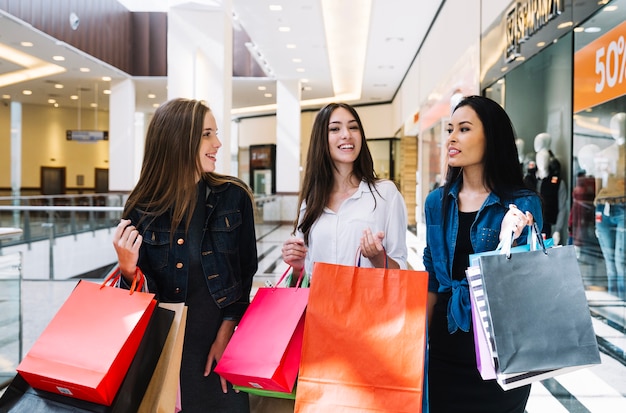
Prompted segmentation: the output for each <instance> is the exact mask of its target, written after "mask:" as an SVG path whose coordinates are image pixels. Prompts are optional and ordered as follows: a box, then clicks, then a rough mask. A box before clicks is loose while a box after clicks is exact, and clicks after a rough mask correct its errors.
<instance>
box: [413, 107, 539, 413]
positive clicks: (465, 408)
mask: <svg viewBox="0 0 626 413" xmlns="http://www.w3.org/2000/svg"><path fill="white" fill-rule="evenodd" d="M448 134H449V137H448V139H447V141H446V149H447V154H448V156H447V159H448V170H447V174H446V181H445V184H444V186H442V187H440V188H438V189H436V190H434V191H433V192H431V193H430V194H429V195H428V197H427V198H426V204H425V215H426V225H427V232H426V248H425V249H424V266H425V268H426V270H427V271H428V274H429V286H428V291H429V293H428V317H429V330H428V331H429V361H428V362H429V374H428V386H429V407H430V412H431V413H439V412H464V413H470V412H480V413H487V412H498V413H504V412H520V413H522V412H524V409H525V406H526V401H527V400H528V396H529V394H530V385H529V386H525V387H521V388H518V389H513V390H509V391H506V392H505V391H504V390H502V388H501V387H500V386H499V385H498V384H497V382H496V381H495V380H487V381H484V380H483V379H482V378H481V376H480V373H479V372H478V369H477V367H476V358H475V352H474V337H473V332H472V331H471V325H472V323H471V313H470V301H469V290H468V287H467V280H466V277H465V270H466V269H467V267H468V266H469V255H470V254H472V253H478V252H484V251H491V250H494V249H495V248H496V247H497V245H498V243H499V240H500V238H501V236H502V234H505V233H509V234H510V233H511V231H512V232H513V233H514V237H515V238H517V239H518V241H519V242H522V243H523V242H526V237H527V235H528V233H529V230H528V228H529V227H527V225H530V224H532V222H533V217H536V218H537V221H538V225H539V227H541V224H542V223H541V222H540V221H541V216H542V215H541V201H540V198H539V196H538V195H537V194H536V193H535V192H532V191H530V190H528V189H526V188H525V187H524V182H523V176H522V171H521V169H520V167H519V162H518V154H517V147H516V145H515V133H514V131H513V126H512V124H511V121H510V119H509V117H508V115H507V114H506V112H505V111H504V109H502V107H501V106H500V105H499V104H497V103H496V102H494V101H492V100H490V99H488V98H485V97H481V96H469V97H465V98H464V99H463V100H461V102H460V103H459V104H458V105H457V106H456V108H455V109H454V112H453V114H452V117H451V119H450V122H449V124H448Z"/></svg>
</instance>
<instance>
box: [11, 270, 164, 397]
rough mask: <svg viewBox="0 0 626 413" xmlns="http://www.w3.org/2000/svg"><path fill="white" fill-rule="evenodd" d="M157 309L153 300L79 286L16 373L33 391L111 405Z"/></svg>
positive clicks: (149, 296) (148, 296)
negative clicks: (43, 391)
mask: <svg viewBox="0 0 626 413" xmlns="http://www.w3.org/2000/svg"><path fill="white" fill-rule="evenodd" d="M155 307H156V301H155V300H154V294H149V293H142V292H132V291H130V292H129V291H128V290H123V289H119V288H114V287H110V286H101V285H100V284H97V283H93V282H89V281H84V280H81V281H79V282H78V284H77V285H76V287H75V288H74V290H73V291H72V293H71V294H70V296H69V297H68V299H67V300H66V301H65V302H64V303H63V305H62V306H61V308H60V309H59V310H58V312H57V313H56V315H55V316H54V317H53V319H52V320H51V321H50V323H49V324H48V326H47V327H46V328H45V329H44V331H43V332H42V333H41V335H40V336H39V338H38V339H37V340H36V341H35V343H34V344H33V346H32V348H31V349H30V351H29V352H28V354H26V356H25V357H24V359H23V360H22V361H21V363H20V364H19V365H18V367H17V371H18V372H19V373H20V375H21V376H22V377H23V378H24V379H25V380H26V381H27V382H28V383H29V384H30V385H31V386H32V387H34V388H36V389H40V390H46V391H49V392H53V393H59V394H63V395H66V396H70V397H75V398H78V399H81V400H86V401H91V402H94V403H98V404H104V405H111V403H112V402H113V399H114V398H115V396H116V394H117V391H118V389H119V387H120V385H121V383H122V381H123V380H124V377H125V376H126V373H127V371H128V368H129V366H130V364H131V362H132V361H133V358H134V356H135V353H136V352H137V348H138V347H139V344H140V342H141V339H142V337H143V335H144V332H145V331H146V328H147V326H148V322H149V321H150V317H151V316H152V313H153V312H154V308H155Z"/></svg>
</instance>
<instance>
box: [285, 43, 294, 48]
mask: <svg viewBox="0 0 626 413" xmlns="http://www.w3.org/2000/svg"><path fill="white" fill-rule="evenodd" d="M295 48H296V45H295V44H293V43H287V49H295Z"/></svg>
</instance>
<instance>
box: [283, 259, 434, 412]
mask: <svg viewBox="0 0 626 413" xmlns="http://www.w3.org/2000/svg"><path fill="white" fill-rule="evenodd" d="M427 290H428V274H427V273H426V272H424V271H411V270H395V269H393V270H392V269H384V268H360V267H351V266H343V265H335V264H327V263H315V265H314V267H313V274H312V278H311V287H310V295H309V303H308V306H307V310H306V311H307V315H306V321H305V324H304V342H303V346H302V359H301V362H300V373H299V375H298V390H297V392H296V405H295V411H296V412H300V413H309V412H320V413H327V412H355V413H356V412H368V411H370V412H373V411H376V412H382V411H385V412H407V413H408V412H410V413H416V412H420V411H421V409H422V396H423V395H422V392H423V391H422V388H423V380H424V353H425V344H426V333H425V332H426V297H427Z"/></svg>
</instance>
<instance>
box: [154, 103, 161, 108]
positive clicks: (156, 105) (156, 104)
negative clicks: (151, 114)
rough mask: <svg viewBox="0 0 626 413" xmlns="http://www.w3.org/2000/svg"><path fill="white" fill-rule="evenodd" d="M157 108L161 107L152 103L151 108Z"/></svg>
mask: <svg viewBox="0 0 626 413" xmlns="http://www.w3.org/2000/svg"><path fill="white" fill-rule="evenodd" d="M159 106H161V105H159V104H158V103H153V104H152V107H153V108H158V107H159Z"/></svg>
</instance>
